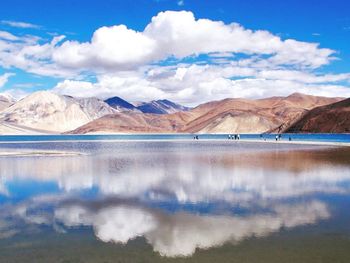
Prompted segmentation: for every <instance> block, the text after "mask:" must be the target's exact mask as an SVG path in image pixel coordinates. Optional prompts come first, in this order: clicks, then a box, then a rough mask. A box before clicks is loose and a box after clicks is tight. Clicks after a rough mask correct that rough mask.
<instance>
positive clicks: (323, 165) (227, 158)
mask: <svg viewBox="0 0 350 263" xmlns="http://www.w3.org/2000/svg"><path fill="white" fill-rule="evenodd" d="M52 149H55V150H59V151H63V152H80V153H81V154H78V155H74V156H68V155H67V156H64V155H63V156H45V155H40V156H30V155H29V156H17V157H14V156H12V157H6V156H2V157H0V262H158V261H159V262H168V261H169V262H214V261H217V262H350V147H330V146H327V147H326V146H315V145H313V146H311V145H288V144H272V143H271V144H269V143H256V142H234V141H219V140H218V141H182V140H174V141H161V140H160V141H130V140H128V141H110V142H108V141H104V142H100V141H80V142H74V141H70V142H67V141H55V142H40V143H34V144H33V143H26V142H21V143H10V144H0V151H4V152H11V151H23V150H25V151H34V150H40V151H45V150H52Z"/></svg>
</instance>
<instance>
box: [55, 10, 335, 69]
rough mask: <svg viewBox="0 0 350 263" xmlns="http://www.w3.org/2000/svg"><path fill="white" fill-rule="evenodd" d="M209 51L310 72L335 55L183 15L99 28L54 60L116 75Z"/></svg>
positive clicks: (67, 45)
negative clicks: (139, 27) (141, 25)
mask: <svg viewBox="0 0 350 263" xmlns="http://www.w3.org/2000/svg"><path fill="white" fill-rule="evenodd" d="M212 52H233V53H244V54H249V55H252V54H258V55H268V56H270V61H271V62H272V63H274V64H278V65H283V64H288V65H297V66H298V67H311V68H317V67H319V66H322V65H325V64H328V63H329V62H330V60H331V59H332V57H331V56H332V54H333V53H334V51H333V50H331V49H326V48H319V45H318V44H317V43H307V42H300V41H296V40H293V39H287V40H282V39H281V38H280V37H278V36H276V35H273V34H271V33H270V32H268V31H263V30H257V31H252V30H249V29H245V28H243V27H242V26H241V25H239V24H235V23H232V24H224V23H223V22H221V21H212V20H209V19H198V20H196V19H195V17H194V15H193V13H191V12H187V11H180V12H175V11H166V12H160V13H159V14H158V15H157V16H155V17H153V18H152V21H151V22H150V23H149V24H148V25H147V26H146V28H145V30H144V31H143V32H137V31H134V30H131V29H128V28H127V27H126V26H124V25H119V26H112V27H102V28H99V29H98V30H96V31H95V33H94V34H93V37H92V39H91V41H90V42H84V43H79V42H77V41H66V42H64V43H63V44H62V45H61V46H59V47H57V48H55V50H54V52H53V60H54V61H55V62H56V63H58V64H59V65H62V66H66V67H72V68H84V69H92V70H98V69H105V70H111V69H115V70H120V69H125V68H132V67H135V66H137V65H144V64H147V63H151V62H156V61H159V60H162V59H166V58H169V57H171V56H175V57H176V58H178V59H181V58H184V57H188V56H191V55H199V54H207V53H212Z"/></svg>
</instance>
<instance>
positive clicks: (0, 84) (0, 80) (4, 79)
mask: <svg viewBox="0 0 350 263" xmlns="http://www.w3.org/2000/svg"><path fill="white" fill-rule="evenodd" d="M14 75H15V74H13V73H5V74H3V75H0V88H2V87H3V86H4V85H5V84H6V82H7V81H8V79H9V78H10V77H12V76H14Z"/></svg>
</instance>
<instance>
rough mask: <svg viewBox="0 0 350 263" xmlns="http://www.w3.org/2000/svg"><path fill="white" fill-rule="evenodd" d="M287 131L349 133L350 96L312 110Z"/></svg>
mask: <svg viewBox="0 0 350 263" xmlns="http://www.w3.org/2000/svg"><path fill="white" fill-rule="evenodd" d="M286 132H305V133H309V132H310V133H349V132H350V98H349V99H346V100H342V101H339V102H336V103H332V104H330V105H326V106H321V107H316V108H314V109H312V110H310V111H309V112H307V113H306V114H305V115H304V116H303V117H302V118H301V119H300V120H298V121H297V122H295V123H294V124H293V125H291V126H290V127H289V128H288V129H287V130H286Z"/></svg>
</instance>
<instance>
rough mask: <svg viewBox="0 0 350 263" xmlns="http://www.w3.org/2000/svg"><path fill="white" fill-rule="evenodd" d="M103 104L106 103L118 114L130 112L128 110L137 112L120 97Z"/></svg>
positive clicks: (107, 100)
mask: <svg viewBox="0 0 350 263" xmlns="http://www.w3.org/2000/svg"><path fill="white" fill-rule="evenodd" d="M104 102H105V103H107V104H108V105H109V106H111V107H112V108H114V109H116V110H117V111H118V112H122V111H130V110H133V111H138V110H137V108H136V107H135V106H134V105H133V104H131V103H129V102H127V101H126V100H123V99H122V98H120V97H112V98H109V99H106V100H105V101H104Z"/></svg>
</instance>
